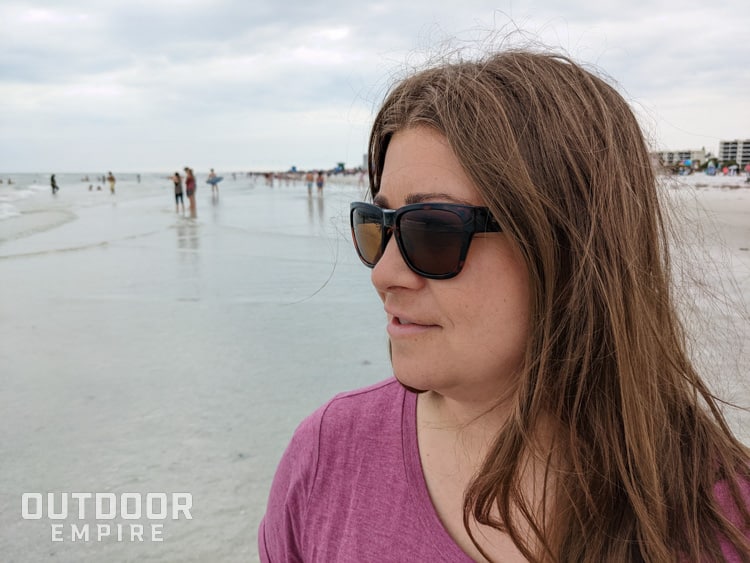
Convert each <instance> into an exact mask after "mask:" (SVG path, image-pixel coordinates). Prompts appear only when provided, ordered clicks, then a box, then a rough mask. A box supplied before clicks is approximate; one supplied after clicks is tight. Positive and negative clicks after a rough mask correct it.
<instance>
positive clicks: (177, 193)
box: [172, 172, 185, 213]
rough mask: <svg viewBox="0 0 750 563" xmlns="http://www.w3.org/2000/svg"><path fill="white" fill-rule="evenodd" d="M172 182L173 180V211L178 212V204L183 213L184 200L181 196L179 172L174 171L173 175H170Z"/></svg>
mask: <svg viewBox="0 0 750 563" xmlns="http://www.w3.org/2000/svg"><path fill="white" fill-rule="evenodd" d="M172 182H174V210H175V213H179V212H180V205H182V212H183V213H185V200H184V199H183V198H182V177H181V176H180V173H179V172H175V173H174V176H172Z"/></svg>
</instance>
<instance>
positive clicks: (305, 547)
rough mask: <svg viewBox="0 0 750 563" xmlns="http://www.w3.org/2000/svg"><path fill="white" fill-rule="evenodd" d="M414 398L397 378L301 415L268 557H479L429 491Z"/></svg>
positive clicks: (274, 504) (274, 511)
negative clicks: (458, 537) (468, 550)
mask: <svg viewBox="0 0 750 563" xmlns="http://www.w3.org/2000/svg"><path fill="white" fill-rule="evenodd" d="M416 404H417V396H416V395H415V394H414V393H410V392H408V391H406V390H405V389H404V388H403V387H402V386H401V385H400V384H399V383H398V382H397V381H396V380H395V379H389V380H387V381H384V382H382V383H379V384H377V385H374V386H372V387H368V388H365V389H362V390H360V391H354V392H350V393H344V394H341V395H338V396H337V397H335V398H334V399H333V400H332V401H331V402H329V403H328V404H326V405H325V406H323V407H322V408H320V409H318V410H317V411H316V412H315V413H313V414H312V415H311V416H310V417H309V418H307V419H306V420H304V421H303V422H302V424H301V425H300V426H299V428H298V429H297V431H296V432H295V434H294V437H293V438H292V441H291V443H290V444H289V447H288V448H287V450H286V452H285V453H284V456H283V457H282V459H281V462H280V464H279V468H278V470H277V471H276V476H275V477H274V481H273V485H272V486H271V494H270V497H269V500H268V509H267V511H266V515H265V517H264V519H263V521H262V522H261V524H260V529H259V530H258V545H259V553H260V558H261V561H264V562H274V563H282V562H283V563H291V562H294V561H305V562H307V563H310V562H316V561H319V562H325V563H333V562H336V561H341V562H346V563H351V562H353V561H379V562H383V563H386V562H390V561H393V562H403V561H430V562H436V563H437V562H446V563H447V562H451V563H457V562H458V563H460V562H467V563H470V562H471V561H472V560H471V558H469V556H468V555H466V554H465V553H464V552H463V551H462V550H461V549H460V548H459V547H458V546H457V545H456V543H455V542H454V541H453V540H452V539H451V537H450V536H449V535H448V532H446V531H445V528H443V525H442V523H441V522H440V520H439V519H438V516H437V513H436V512H435V508H434V507H433V505H432V501H431V500H430V497H429V493H428V492H427V486H426V484H425V481H424V477H423V474H422V464H421V461H420V459H419V450H418V448H417V430H416Z"/></svg>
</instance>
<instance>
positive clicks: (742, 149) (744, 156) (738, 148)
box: [719, 139, 750, 168]
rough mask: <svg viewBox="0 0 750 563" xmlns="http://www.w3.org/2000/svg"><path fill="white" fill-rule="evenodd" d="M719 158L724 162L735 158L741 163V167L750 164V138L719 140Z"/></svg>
mask: <svg viewBox="0 0 750 563" xmlns="http://www.w3.org/2000/svg"><path fill="white" fill-rule="evenodd" d="M719 160H721V161H722V162H729V161H732V160H733V161H735V162H736V163H737V164H739V165H740V168H742V167H744V166H745V165H747V164H750V139H734V140H733V141H719Z"/></svg>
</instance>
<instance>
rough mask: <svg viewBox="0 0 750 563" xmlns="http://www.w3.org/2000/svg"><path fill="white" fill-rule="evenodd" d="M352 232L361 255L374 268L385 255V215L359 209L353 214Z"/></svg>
mask: <svg viewBox="0 0 750 563" xmlns="http://www.w3.org/2000/svg"><path fill="white" fill-rule="evenodd" d="M352 231H353V232H354V242H355V243H356V245H357V250H358V251H359V255H360V256H361V257H362V260H364V261H365V262H366V263H367V264H369V265H370V266H374V265H375V264H377V262H378V260H380V257H381V256H382V254H383V249H382V241H383V213H382V212H381V211H380V210H378V209H374V210H369V209H363V208H358V209H355V210H354V211H353V212H352Z"/></svg>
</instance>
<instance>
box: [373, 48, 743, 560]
mask: <svg viewBox="0 0 750 563" xmlns="http://www.w3.org/2000/svg"><path fill="white" fill-rule="evenodd" d="M417 126H427V127H432V128H434V129H435V130H437V131H439V132H441V133H442V134H444V135H445V137H446V138H447V140H448V143H449V144H450V146H451V148H452V150H453V151H454V153H455V154H456V156H457V157H458V159H459V161H460V162H461V163H462V165H463V167H464V169H465V171H466V173H467V174H468V175H469V177H470V178H471V179H472V180H473V182H474V184H475V186H476V188H477V190H478V191H479V193H480V194H481V195H482V197H483V199H484V201H485V203H486V205H487V206H489V208H490V209H491V211H492V213H493V215H494V216H495V218H496V219H497V220H498V221H499V222H500V223H501V225H502V226H503V231H504V232H505V233H506V234H507V236H508V237H510V239H511V240H512V241H513V242H514V243H515V244H516V245H517V246H518V248H519V249H520V251H521V253H522V254H523V256H524V259H525V262H526V266H527V267H528V270H529V274H530V279H531V284H532V287H531V295H532V298H531V303H530V307H531V318H532V329H531V333H530V336H529V341H528V348H527V353H526V362H525V367H524V371H523V373H522V374H521V377H520V384H519V391H518V393H517V395H516V397H515V404H514V407H515V408H514V412H513V414H512V416H511V418H510V420H509V421H508V423H507V424H506V425H505V426H504V427H503V428H502V429H499V432H498V436H497V438H496V440H495V442H494V444H493V445H492V447H491V450H490V452H489V454H488V455H487V457H486V459H485V461H484V463H483V466H482V467H481V469H480V470H479V471H478V472H477V474H476V476H475V478H474V479H473V481H472V482H471V484H470V485H469V487H468V490H467V491H466V495H465V504H464V526H465V527H466V529H467V531H468V533H469V534H470V535H471V537H472V540H473V541H474V543H475V545H476V546H477V548H478V549H479V550H480V551H481V552H482V553H483V554H484V555H485V556H486V553H485V552H484V551H482V549H481V546H479V544H478V543H477V542H476V540H475V538H474V535H473V534H472V531H471V527H470V522H471V520H472V519H473V520H475V521H476V522H478V523H479V524H483V525H487V526H492V527H494V528H496V529H498V530H502V531H505V532H507V533H508V534H509V535H510V537H511V538H512V539H513V541H514V543H515V544H516V546H517V547H518V548H519V550H520V551H521V552H522V553H523V554H524V555H525V556H526V557H527V558H528V559H530V560H534V561H550V560H552V561H576V562H592V563H593V562H597V563H599V562H602V561H653V562H666V561H678V560H683V561H684V560H688V561H702V560H706V559H708V560H712V561H714V560H716V561H718V560H721V559H722V554H721V547H720V543H719V542H720V538H723V539H725V540H728V541H729V542H730V543H731V544H733V545H734V546H735V548H736V549H737V551H738V552H739V553H741V554H744V560H750V555H747V554H748V553H750V545H748V540H747V537H746V536H745V535H744V533H746V532H747V529H748V528H750V514H748V508H747V506H746V504H745V503H744V502H743V501H742V494H741V491H740V488H739V483H742V482H744V483H747V480H748V479H749V478H750V475H748V473H749V470H748V460H749V456H748V451H747V449H745V448H744V446H743V445H742V444H741V443H740V442H739V441H738V440H737V439H736V438H735V437H734V436H733V434H732V432H731V431H730V429H729V428H728V426H727V424H726V422H725V420H724V418H723V416H722V413H721V412H720V410H719V408H718V406H717V400H716V398H715V397H714V396H713V395H712V393H711V391H710V390H709V389H708V388H707V386H706V385H705V384H704V383H703V381H702V380H701V378H700V376H699V375H698V374H697V373H696V371H695V369H694V367H693V365H692V364H691V361H690V359H689V357H688V354H687V351H686V343H685V336H684V333H683V329H682V326H681V324H680V321H679V319H678V316H677V314H676V312H675V310H674V305H673V298H672V296H671V279H670V262H669V252H668V248H667V233H666V228H665V224H664V220H663V217H662V211H661V207H660V203H659V197H658V190H657V183H656V178H655V174H654V171H653V169H652V166H651V164H650V159H649V154H648V149H647V145H646V142H645V141H644V137H643V134H642V132H641V130H640V127H639V126H638V123H637V121H636V119H635V117H634V115H633V113H632V111H631V110H630V108H629V107H628V104H627V102H626V101H625V100H624V99H623V97H622V96H621V95H620V94H618V93H617V91H616V90H615V89H614V88H613V87H611V86H610V85H608V84H607V83H606V82H605V81H604V80H603V79H601V78H599V77H598V76H596V75H595V74H594V73H593V72H590V71H588V70H585V69H584V68H583V67H582V66H580V65H578V64H576V63H575V62H573V61H572V60H570V59H569V58H567V57H564V56H559V55H555V54H549V53H534V52H528V51H508V52H503V53H499V54H492V55H489V56H487V57H486V58H484V59H482V60H473V61H459V62H452V63H444V64H441V65H439V66H436V67H433V68H428V69H426V70H423V71H421V72H419V73H417V74H415V75H413V76H411V77H409V78H407V79H405V80H403V81H402V82H401V83H400V84H398V85H397V86H396V87H395V88H394V89H393V90H392V91H391V93H390V94H389V95H388V97H387V99H386V101H385V103H384V105H383V106H382V108H381V109H380V112H379V114H378V115H377V117H376V119H375V123H374V125H373V129H372V134H371V138H370V146H369V174H370V186H371V191H372V194H373V195H375V194H376V193H377V192H378V190H379V187H380V179H381V176H382V173H383V164H384V160H385V153H386V151H387V149H388V143H389V141H390V139H391V137H392V135H393V134H394V133H396V132H397V131H399V130H402V129H405V128H409V127H417ZM542 420H544V421H545V424H549V422H550V421H552V437H551V446H552V447H551V449H549V450H548V451H546V452H541V453H540V451H539V449H538V447H537V444H538V442H537V441H536V439H535V436H537V435H538V431H539V430H540V427H541V421H542ZM547 445H549V444H547ZM530 458H534V459H540V458H541V459H542V463H543V464H545V466H546V471H545V475H546V476H547V477H545V482H546V484H547V487H545V492H544V499H543V502H542V506H551V507H554V509H553V512H552V514H553V515H552V516H549V515H548V516H544V515H541V516H540V515H539V514H538V511H537V510H536V509H535V506H532V504H531V503H530V501H529V499H528V498H525V496H524V494H523V493H522V487H521V485H520V483H521V476H522V474H523V472H524V464H525V463H526V462H527V461H528V460H529V459H530ZM720 482H723V483H726V484H728V486H729V488H730V490H731V496H732V498H733V500H734V502H735V504H736V505H737V508H738V510H739V513H740V517H741V518H742V523H740V526H739V527H738V526H736V525H735V524H734V523H732V522H730V521H729V520H728V518H727V517H726V513H727V508H726V507H722V506H719V504H718V503H717V501H716V498H715V495H714V488H715V486H716V485H717V483H720ZM521 530H526V531H527V532H525V533H522V531H521ZM528 530H531V535H530V536H529V533H528ZM743 530H744V532H743Z"/></svg>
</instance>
